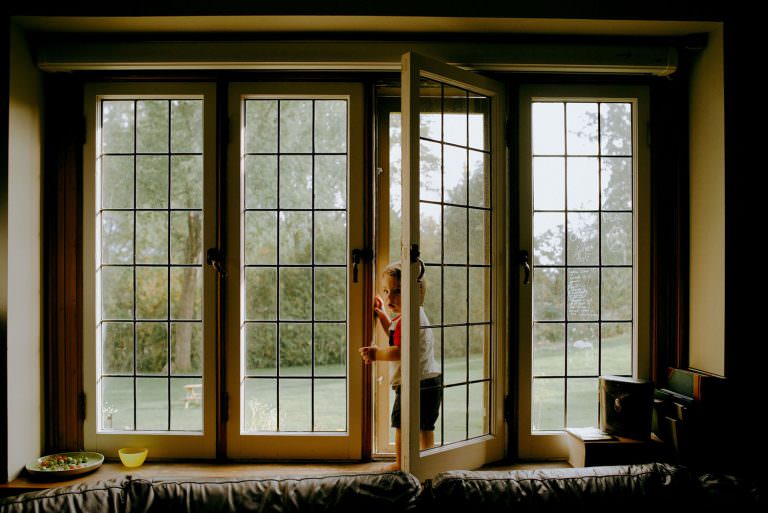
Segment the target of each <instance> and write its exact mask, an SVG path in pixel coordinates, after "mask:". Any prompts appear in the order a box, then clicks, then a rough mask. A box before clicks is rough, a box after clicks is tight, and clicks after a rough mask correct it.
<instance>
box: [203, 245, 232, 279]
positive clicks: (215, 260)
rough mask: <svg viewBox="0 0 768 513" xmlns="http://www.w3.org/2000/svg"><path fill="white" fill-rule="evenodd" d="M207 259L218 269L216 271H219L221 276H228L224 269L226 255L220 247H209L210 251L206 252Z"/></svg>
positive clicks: (209, 263)
mask: <svg viewBox="0 0 768 513" xmlns="http://www.w3.org/2000/svg"><path fill="white" fill-rule="evenodd" d="M206 261H207V262H208V265H211V266H213V268H214V269H216V272H218V273H219V276H221V277H222V278H224V277H226V276H227V273H226V271H224V255H223V254H222V253H221V250H220V249H219V248H208V252H207V253H206Z"/></svg>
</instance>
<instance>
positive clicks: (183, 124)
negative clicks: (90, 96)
mask: <svg viewBox="0 0 768 513" xmlns="http://www.w3.org/2000/svg"><path fill="white" fill-rule="evenodd" d="M126 107H128V108H126ZM101 113H102V117H101V120H100V127H101V129H102V131H101V134H102V138H101V140H100V150H101V154H100V156H99V158H98V161H99V162H100V163H101V164H102V173H101V175H100V176H101V178H102V180H101V183H100V184H99V187H100V188H101V190H102V194H101V198H102V201H101V203H100V204H99V205H97V211H98V213H97V220H98V222H99V225H100V230H101V233H102V237H101V247H100V248H99V250H100V251H99V252H98V254H99V261H98V262H97V266H98V271H97V276H98V277H99V289H100V290H101V295H100V297H101V304H100V307H99V314H98V319H97V321H98V333H100V334H101V340H100V341H99V343H100V344H101V346H102V350H101V351H100V352H99V354H101V355H102V361H101V362H100V367H101V371H100V374H99V382H100V403H99V410H100V417H101V418H100V422H99V425H100V429H103V430H129V431H158V430H160V431H201V430H202V410H201V408H199V407H200V406H201V397H202V395H201V394H200V393H197V394H195V399H194V401H189V400H187V399H185V398H184V395H185V392H184V391H185V390H188V391H191V390H195V388H196V387H197V388H199V389H200V391H201V388H200V387H202V371H201V369H202V366H201V362H200V360H201V359H202V354H201V353H202V351H201V347H199V342H200V341H196V340H193V338H194V335H195V333H193V329H192V326H193V325H196V326H201V325H202V316H201V312H200V309H201V306H197V307H196V306H194V305H193V306H191V308H190V307H188V305H187V303H188V301H189V299H185V296H186V297H188V298H191V300H192V301H193V302H195V294H194V292H191V291H189V290H188V285H191V286H192V287H194V288H196V289H200V287H201V282H200V279H199V278H200V276H199V275H198V276H197V279H196V280H195V281H196V282H197V283H191V284H190V282H189V280H188V279H187V280H182V281H183V284H182V285H181V290H175V289H178V287H174V281H173V277H172V274H174V272H173V270H172V269H173V268H180V269H181V268H183V269H194V268H200V267H201V265H200V264H199V263H198V264H183V265H180V264H177V263H173V262H171V261H172V260H173V259H174V253H173V248H172V239H174V238H179V237H181V238H182V239H183V238H184V237H183V234H179V233H178V232H176V231H174V230H173V228H172V226H171V219H172V217H171V212H187V213H188V214H190V219H189V224H188V226H187V229H188V233H187V234H186V235H187V237H186V240H185V241H184V242H186V245H187V249H188V253H187V254H186V256H187V259H188V260H189V259H196V260H197V261H199V260H200V252H201V248H202V243H201V238H202V237H201V236H202V225H201V222H202V209H201V208H176V206H174V199H173V197H172V193H173V191H174V190H176V187H177V185H176V184H174V183H173V179H174V174H175V172H177V171H178V170H176V169H175V168H174V164H176V163H178V162H179V161H175V160H174V158H175V157H179V156H187V157H190V156H192V157H197V158H198V160H199V162H201V160H200V159H201V158H202V147H201V145H199V147H198V148H195V151H175V150H176V148H174V146H175V143H174V140H173V134H174V130H186V131H187V132H188V133H189V134H191V136H192V137H191V139H199V140H202V135H201V134H202V126H201V123H200V121H201V119H202V100H137V99H132V100H127V101H126V100H120V101H112V100H102V102H101ZM174 114H176V115H179V116H180V117H179V119H178V122H177V121H175V120H174V117H173V116H174ZM144 117H146V118H152V119H149V121H147V120H146V119H144ZM140 143H141V144H142V145H143V146H147V145H150V146H151V145H159V147H160V148H159V149H156V150H153V151H150V152H146V151H142V148H139V144H140ZM112 147H120V148H123V149H122V151H104V149H105V148H107V149H109V148H112ZM163 147H164V148H163ZM182 149H183V148H182ZM198 150H199V151H198ZM150 154H151V155H153V156H161V157H162V156H164V157H166V160H167V162H166V164H165V170H164V171H161V175H160V176H161V178H162V179H164V180H167V182H166V185H163V183H162V180H161V183H155V184H152V183H142V185H143V186H145V187H147V186H148V187H150V189H148V191H150V192H151V193H152V194H154V195H155V196H156V197H157V198H164V200H163V201H164V203H165V205H164V206H163V205H160V206H159V207H158V208H141V207H139V198H138V194H139V183H140V181H139V171H138V169H137V165H138V164H137V163H138V159H137V157H138V156H142V155H150ZM116 155H119V156H123V157H130V159H131V163H130V164H131V165H130V169H122V170H120V169H115V170H112V169H108V168H105V167H104V166H106V163H107V160H106V159H105V157H107V158H108V157H110V156H116ZM110 165H111V161H110ZM120 171H122V172H120ZM193 171H194V170H193ZM126 173H129V174H130V176H131V179H130V180H131V181H132V183H130V184H128V183H126V180H125V178H123V177H125V176H126ZM199 173H202V169H201V168H200V169H199ZM179 179H180V180H179V182H178V183H179V185H178V191H177V192H179V191H180V193H185V197H186V199H188V200H189V201H192V202H194V203H196V204H201V200H200V199H198V198H195V192H197V191H199V192H200V193H202V189H197V190H196V189H195V188H194V187H193V188H192V189H191V192H190V191H185V190H184V186H185V183H186V182H185V180H184V179H183V175H179ZM195 179H198V181H199V182H201V179H202V176H201V174H200V175H199V176H194V177H192V180H195ZM126 185H127V186H129V187H130V189H129V190H128V191H127V192H128V194H129V195H128V196H127V197H130V202H131V205H130V207H131V208H118V207H117V205H112V204H110V205H105V204H104V203H105V202H109V203H112V202H113V201H114V202H117V203H120V204H124V203H125V200H124V199H120V197H121V196H122V197H123V198H125V197H126V195H125V192H126V190H125V188H126ZM143 212H160V213H162V212H165V213H166V216H164V219H163V218H162V217H160V218H151V217H149V218H147V217H144V216H142V215H141V214H142V213H143ZM110 213H125V214H127V215H128V216H130V217H129V218H130V219H131V226H130V228H129V229H130V231H131V234H130V237H129V238H125V237H124V236H125V235H126V234H125V233H123V232H121V231H120V227H117V228H118V230H117V231H115V228H116V226H115V225H114V224H110V222H112V221H114V220H113V219H112V218H110V217H108V216H109V214H110ZM192 213H198V215H197V216H191V214H192ZM192 218H194V219H192ZM116 219H119V218H115V220H116ZM158 220H159V222H160V225H157V224H155V225H152V226H150V225H146V226H144V225H143V224H142V223H147V222H149V223H156V222H157V221H158ZM122 229H123V231H124V229H125V227H122ZM110 230H111V231H112V232H113V233H109V232H110ZM121 237H122V241H121ZM128 240H130V242H131V247H130V248H128V247H127V246H125V241H128ZM160 248H163V249H160ZM115 251H117V252H118V253H116V255H119V254H120V253H126V252H130V256H129V257H128V260H129V261H127V262H114V256H115V255H113V253H115ZM189 252H191V253H189ZM140 253H141V260H139V254H140ZM118 258H120V257H118ZM122 258H123V259H125V256H123V257H122ZM146 259H152V260H160V261H162V260H164V261H165V262H164V263H162V264H160V265H153V264H148V263H146V262H144V261H143V260H146ZM120 269H123V271H120ZM151 269H157V270H158V271H159V272H160V274H158V273H154V274H146V271H148V270H151ZM114 272H119V273H122V278H121V279H119V280H118V281H116V282H112V281H111V280H106V281H105V278H106V277H111V275H112V274H113V273H114ZM126 272H127V273H126ZM182 272H183V273H185V274H187V275H188V276H191V275H189V272H187V271H182ZM160 276H164V278H162V279H161V281H159V282H158V277H160ZM118 278H120V277H119V276H118ZM193 279H194V278H193ZM125 280H128V282H129V283H130V284H131V286H130V287H128V289H127V290H126V289H125ZM158 287H159V289H158ZM163 290H164V291H163ZM185 292H187V294H185ZM158 296H159V299H158ZM128 297H130V306H128V307H127V308H126V303H125V301H126V299H127V298H128ZM174 297H179V299H178V301H177V302H176V303H174V300H173V298H174ZM198 301H199V299H198ZM113 303H115V304H117V305H118V309H119V310H122V311H121V312H120V313H121V314H122V315H113V314H114V313H116V311H115V306H114V305H113ZM121 303H122V307H120V304H121ZM107 305H109V306H107ZM160 305H163V306H162V308H161V309H160V310H158V309H157V308H158V307H160ZM196 308H197V312H194V310H195V309H196ZM179 309H181V312H183V313H186V312H189V311H190V310H192V315H191V316H185V315H174V313H175V312H176V313H178V311H179ZM195 313H196V314H197V315H195ZM186 317H190V318H189V319H186ZM126 323H127V325H130V326H131V328H132V329H131V331H132V333H131V334H130V335H129V336H128V337H127V338H126V337H125V336H124V334H123V336H116V337H112V336H111V332H110V331H108V330H107V328H108V327H111V326H113V325H115V326H117V325H126ZM198 331H200V330H198ZM117 335H120V333H117ZM174 342H176V343H177V345H178V346H179V348H178V349H179V351H177V352H174V349H177V348H175V347H174ZM126 344H129V345H130V346H131V347H130V353H131V360H132V361H131V362H130V364H129V367H130V368H129V369H124V370H122V371H118V372H109V369H110V368H115V366H117V367H120V366H123V367H124V365H125V364H124V363H123V364H121V363H118V362H117V360H119V359H120V357H121V355H122V356H123V358H124V357H125V356H126V355H125V349H126V347H125V346H126ZM184 355H186V359H188V360H189V361H186V359H185V358H184ZM105 358H107V360H105ZM180 358H181V359H180ZM116 359H117V360H116ZM182 359H184V361H182ZM108 360H112V361H108ZM176 367H179V369H177V368H176ZM179 371H181V372H179ZM152 383H154V384H152ZM150 384H152V385H150ZM147 387H149V388H147ZM188 387H191V388H188ZM186 395H189V392H187V394H186ZM180 403H181V404H180ZM182 404H183V407H182ZM190 406H192V409H190ZM115 418H117V419H119V420H118V423H117V424H118V425H115V423H114V422H113V421H114V419H115Z"/></svg>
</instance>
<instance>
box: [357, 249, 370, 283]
mask: <svg viewBox="0 0 768 513" xmlns="http://www.w3.org/2000/svg"><path fill="white" fill-rule="evenodd" d="M360 261H365V262H371V261H373V250H371V248H363V249H360V248H355V249H353V250H352V283H357V266H358V264H359V263H360Z"/></svg>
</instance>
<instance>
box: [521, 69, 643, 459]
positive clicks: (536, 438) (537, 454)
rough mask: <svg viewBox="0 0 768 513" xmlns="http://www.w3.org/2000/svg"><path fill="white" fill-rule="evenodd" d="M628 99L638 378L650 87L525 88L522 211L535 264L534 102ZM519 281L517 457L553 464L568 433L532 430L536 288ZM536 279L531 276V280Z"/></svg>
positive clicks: (638, 372)
mask: <svg viewBox="0 0 768 513" xmlns="http://www.w3.org/2000/svg"><path fill="white" fill-rule="evenodd" d="M538 100H542V101H553V100H555V101H559V100H562V101H585V102H599V101H626V102H629V103H632V104H633V105H634V108H633V135H632V137H633V141H632V144H633V148H634V149H635V155H634V159H633V160H634V162H633V166H634V168H633V180H634V184H633V198H632V207H633V212H634V216H633V218H634V220H633V237H634V241H635V242H634V246H635V251H634V255H633V291H634V297H633V349H632V351H633V356H632V361H633V369H632V374H633V376H634V377H637V378H647V377H648V375H649V372H650V222H651V216H650V148H649V145H648V132H647V129H648V120H649V108H650V103H649V102H650V98H649V93H648V88H647V87H646V86H633V85H603V84H600V85H562V84H559V85H553V84H547V85H535V84H529V85H524V86H521V87H520V95H519V111H518V112H519V115H518V117H519V120H520V125H519V126H520V134H519V140H520V146H519V147H520V153H519V159H520V160H519V166H520V177H519V184H520V187H519V207H520V239H519V248H520V250H528V254H529V260H530V261H531V262H532V249H533V243H532V241H533V230H532V226H533V216H532V215H531V213H532V212H533V194H532V190H533V189H532V149H531V104H532V102H534V101H538ZM522 276H523V275H522V271H520V276H519V279H518V283H519V295H518V297H519V298H520V304H519V310H518V315H519V317H518V318H519V323H518V324H519V335H518V338H519V341H520V343H519V355H520V359H519V370H518V405H519V417H518V440H517V444H518V456H519V458H520V459H522V460H550V459H552V460H554V459H565V458H567V456H568V448H567V445H566V435H565V432H564V431H546V432H545V431H537V432H535V433H534V432H532V429H531V426H532V406H533V395H532V393H533V387H532V384H533V369H532V363H533V347H532V337H531V332H532V324H533V323H532V299H531V298H532V290H533V287H532V284H524V282H523V279H522ZM533 279H535V277H532V280H533Z"/></svg>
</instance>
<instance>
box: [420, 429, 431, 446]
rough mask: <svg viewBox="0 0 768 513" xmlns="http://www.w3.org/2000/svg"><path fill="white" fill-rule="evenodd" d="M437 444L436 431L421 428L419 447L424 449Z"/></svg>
mask: <svg viewBox="0 0 768 513" xmlns="http://www.w3.org/2000/svg"><path fill="white" fill-rule="evenodd" d="M434 445H435V432H434V431H432V430H430V431H425V430H423V429H422V430H421V431H419V448H420V449H421V450H422V451H423V450H425V449H429V448H431V447H433V446H434Z"/></svg>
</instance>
